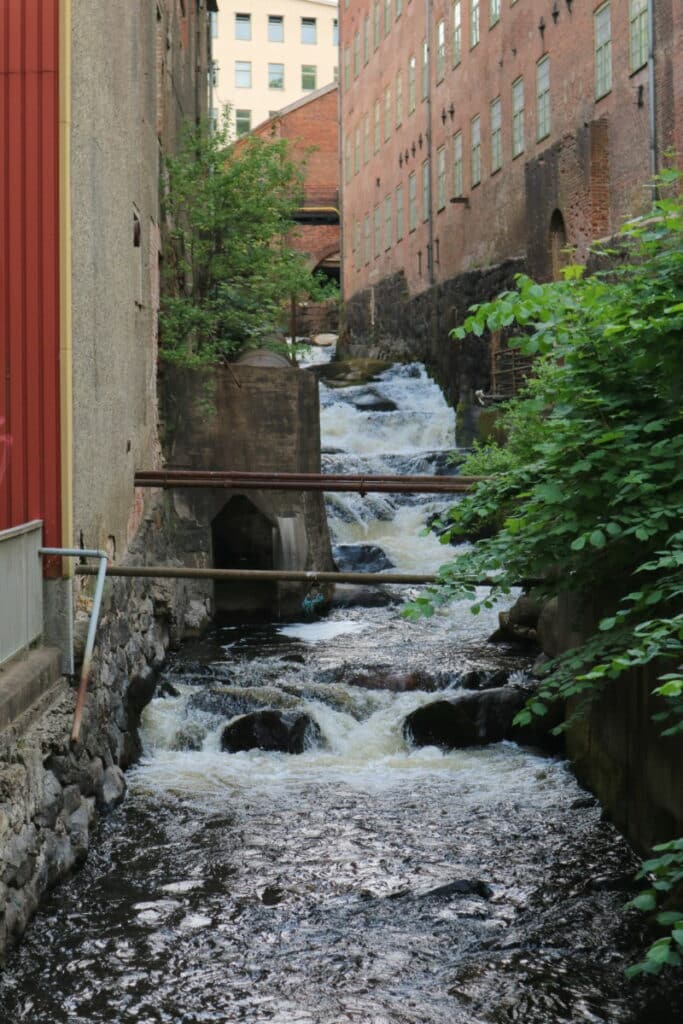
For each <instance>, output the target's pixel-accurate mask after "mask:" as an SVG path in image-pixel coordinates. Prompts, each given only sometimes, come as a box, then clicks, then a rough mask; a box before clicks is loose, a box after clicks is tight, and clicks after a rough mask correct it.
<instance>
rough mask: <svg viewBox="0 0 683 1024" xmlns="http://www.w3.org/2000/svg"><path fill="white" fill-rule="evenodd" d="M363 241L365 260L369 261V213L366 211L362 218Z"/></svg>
mask: <svg viewBox="0 0 683 1024" xmlns="http://www.w3.org/2000/svg"><path fill="white" fill-rule="evenodd" d="M363 241H364V243H365V254H364V255H365V262H366V263H369V262H370V214H369V213H366V214H365V218H364V220H363Z"/></svg>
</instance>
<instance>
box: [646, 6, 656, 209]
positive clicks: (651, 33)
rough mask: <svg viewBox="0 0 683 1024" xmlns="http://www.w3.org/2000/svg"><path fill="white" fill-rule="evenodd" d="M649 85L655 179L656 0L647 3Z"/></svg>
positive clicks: (650, 142) (654, 191) (654, 199)
mask: <svg viewBox="0 0 683 1024" xmlns="http://www.w3.org/2000/svg"><path fill="white" fill-rule="evenodd" d="M647 34H648V51H647V85H648V90H647V91H648V97H647V103H648V121H649V125H648V126H649V136H650V138H649V146H650V173H651V174H652V177H653V179H654V178H655V176H656V175H657V173H658V171H659V161H658V159H657V107H656V83H655V0H648V5H647ZM658 198H659V188H658V186H657V182H656V181H654V180H653V183H652V200H653V202H656V201H657V199H658Z"/></svg>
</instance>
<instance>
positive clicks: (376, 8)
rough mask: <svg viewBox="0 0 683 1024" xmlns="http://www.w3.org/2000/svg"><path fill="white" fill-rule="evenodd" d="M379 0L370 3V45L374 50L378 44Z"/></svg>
mask: <svg viewBox="0 0 683 1024" xmlns="http://www.w3.org/2000/svg"><path fill="white" fill-rule="evenodd" d="M379 40H380V35H379V0H375V2H374V4H373V5H372V45H373V48H374V49H375V50H376V49H377V47H378V46H379Z"/></svg>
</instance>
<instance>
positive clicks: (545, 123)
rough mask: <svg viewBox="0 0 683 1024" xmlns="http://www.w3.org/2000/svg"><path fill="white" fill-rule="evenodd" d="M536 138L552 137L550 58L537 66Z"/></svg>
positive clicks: (544, 59)
mask: <svg viewBox="0 0 683 1024" xmlns="http://www.w3.org/2000/svg"><path fill="white" fill-rule="evenodd" d="M536 122H537V123H536V138H537V139H544V138H545V137H546V135H550V57H548V56H546V57H542V58H541V60H539V62H538V64H537V65H536Z"/></svg>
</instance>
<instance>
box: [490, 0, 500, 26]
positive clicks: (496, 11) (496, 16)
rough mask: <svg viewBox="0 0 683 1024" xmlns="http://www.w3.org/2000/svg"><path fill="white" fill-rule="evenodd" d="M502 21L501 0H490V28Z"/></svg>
mask: <svg viewBox="0 0 683 1024" xmlns="http://www.w3.org/2000/svg"><path fill="white" fill-rule="evenodd" d="M499 21H500V0H489V28H493V26H494V25H495V24H496V23H497V22H499Z"/></svg>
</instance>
